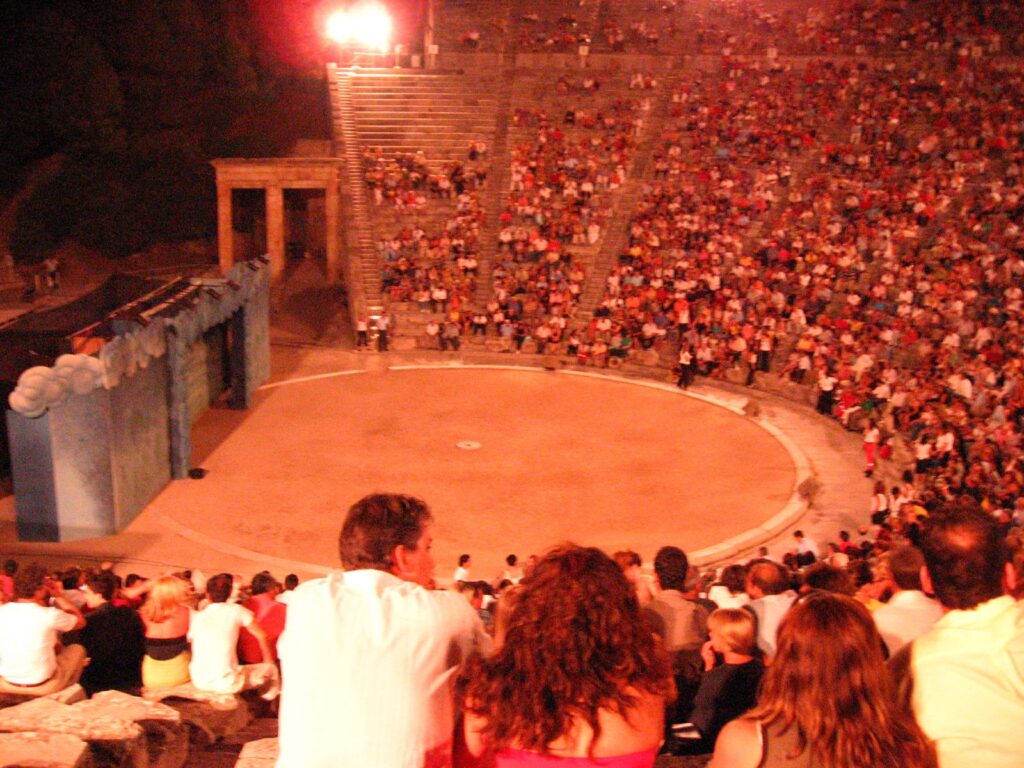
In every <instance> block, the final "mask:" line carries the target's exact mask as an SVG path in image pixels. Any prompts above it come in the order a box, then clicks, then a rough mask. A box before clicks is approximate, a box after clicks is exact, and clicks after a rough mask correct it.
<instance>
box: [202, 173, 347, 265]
mask: <svg viewBox="0 0 1024 768" xmlns="http://www.w3.org/2000/svg"><path fill="white" fill-rule="evenodd" d="M211 162H212V165H213V167H214V169H216V171H217V250H218V254H219V258H220V268H221V272H223V273H224V274H227V271H228V270H229V269H231V266H232V265H233V264H234V263H235V245H234V242H235V238H234V230H233V229H232V223H231V222H232V199H231V192H232V190H235V189H262V190H264V192H265V194H266V211H267V254H268V255H269V257H270V274H271V279H272V280H276V279H277V278H278V277H280V275H281V274H282V273H283V272H284V263H285V240H284V237H285V232H284V229H285V228H284V190H285V189H323V190H324V193H325V205H324V209H325V216H326V234H325V241H326V243H325V245H326V250H327V281H328V282H329V283H331V284H334V283H336V282H338V277H339V274H340V266H341V265H340V261H339V254H338V233H339V225H338V222H339V212H340V195H339V190H338V169H339V166H340V163H341V161H340V160H338V159H337V158H331V157H325V158H305V157H302V158H294V157H293V158H261V159H239V158H222V159H218V160H213V161H211Z"/></svg>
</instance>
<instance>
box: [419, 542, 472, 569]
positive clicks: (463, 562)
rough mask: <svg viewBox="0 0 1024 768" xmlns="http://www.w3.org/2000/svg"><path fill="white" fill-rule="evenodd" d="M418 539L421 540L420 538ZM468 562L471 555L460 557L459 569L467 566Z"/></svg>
mask: <svg viewBox="0 0 1024 768" xmlns="http://www.w3.org/2000/svg"><path fill="white" fill-rule="evenodd" d="M416 538H417V539H419V537H418V536H417V537H416ZM468 562H469V555H459V567H460V568H461V567H462V566H463V565H465V564H466V563H468Z"/></svg>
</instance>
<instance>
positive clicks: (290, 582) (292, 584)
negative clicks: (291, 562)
mask: <svg viewBox="0 0 1024 768" xmlns="http://www.w3.org/2000/svg"><path fill="white" fill-rule="evenodd" d="M297 586H299V577H298V576H296V575H295V574H294V573H289V574H288V575H287V576H285V577H284V588H285V589H286V590H291V589H295V588H296V587H297Z"/></svg>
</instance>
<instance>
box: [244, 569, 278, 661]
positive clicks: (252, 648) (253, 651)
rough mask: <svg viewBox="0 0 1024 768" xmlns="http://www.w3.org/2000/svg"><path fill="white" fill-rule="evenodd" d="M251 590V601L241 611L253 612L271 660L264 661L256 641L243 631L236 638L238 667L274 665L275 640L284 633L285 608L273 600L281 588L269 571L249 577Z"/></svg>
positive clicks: (275, 655) (247, 631) (275, 653)
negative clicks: (269, 651) (264, 637)
mask: <svg viewBox="0 0 1024 768" xmlns="http://www.w3.org/2000/svg"><path fill="white" fill-rule="evenodd" d="M251 589H252V597H251V598H250V599H249V600H248V601H247V602H246V603H245V604H244V605H243V606H242V607H243V608H248V609H249V610H250V611H252V612H253V615H254V616H255V617H256V623H257V624H258V625H259V627H260V629H262V630H263V632H264V633H265V634H266V636H267V644H268V645H269V646H270V650H271V652H272V653H273V654H274V658H272V659H264V658H263V654H262V653H261V652H260V646H259V643H258V642H257V640H256V637H255V636H254V635H253V634H252V633H250V632H249V630H247V629H245V628H244V627H243V628H242V629H241V630H240V632H239V635H238V660H239V661H240V662H241V663H242V664H258V663H260V662H263V661H266V662H273V661H277V638H278V637H280V635H281V633H282V632H283V631H284V623H285V618H286V616H287V613H288V606H287V605H285V604H284V603H280V602H278V601H277V600H276V599H275V598H276V597H277V595H278V593H279V592H280V591H281V585H280V584H278V582H277V579H275V578H274V577H273V576H271V575H270V572H269V571H260V572H259V573H257V574H256V575H255V576H253V578H252V587H251Z"/></svg>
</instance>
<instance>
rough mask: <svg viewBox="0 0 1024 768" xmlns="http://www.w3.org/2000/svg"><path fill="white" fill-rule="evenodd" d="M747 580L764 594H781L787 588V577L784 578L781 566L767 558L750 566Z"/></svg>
mask: <svg viewBox="0 0 1024 768" xmlns="http://www.w3.org/2000/svg"><path fill="white" fill-rule="evenodd" d="M747 581H749V582H750V583H751V584H753V585H754V586H755V587H757V588H758V589H759V590H761V592H763V593H764V594H766V595H781V594H782V593H783V592H785V591H786V590H787V589H789V579H787V578H786V574H785V573H784V572H783V570H782V566H780V565H779V564H778V563H773V562H771V561H768V560H763V561H761V562H758V563H754V564H753V565H752V566H750V570H749V571H748V572H747Z"/></svg>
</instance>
